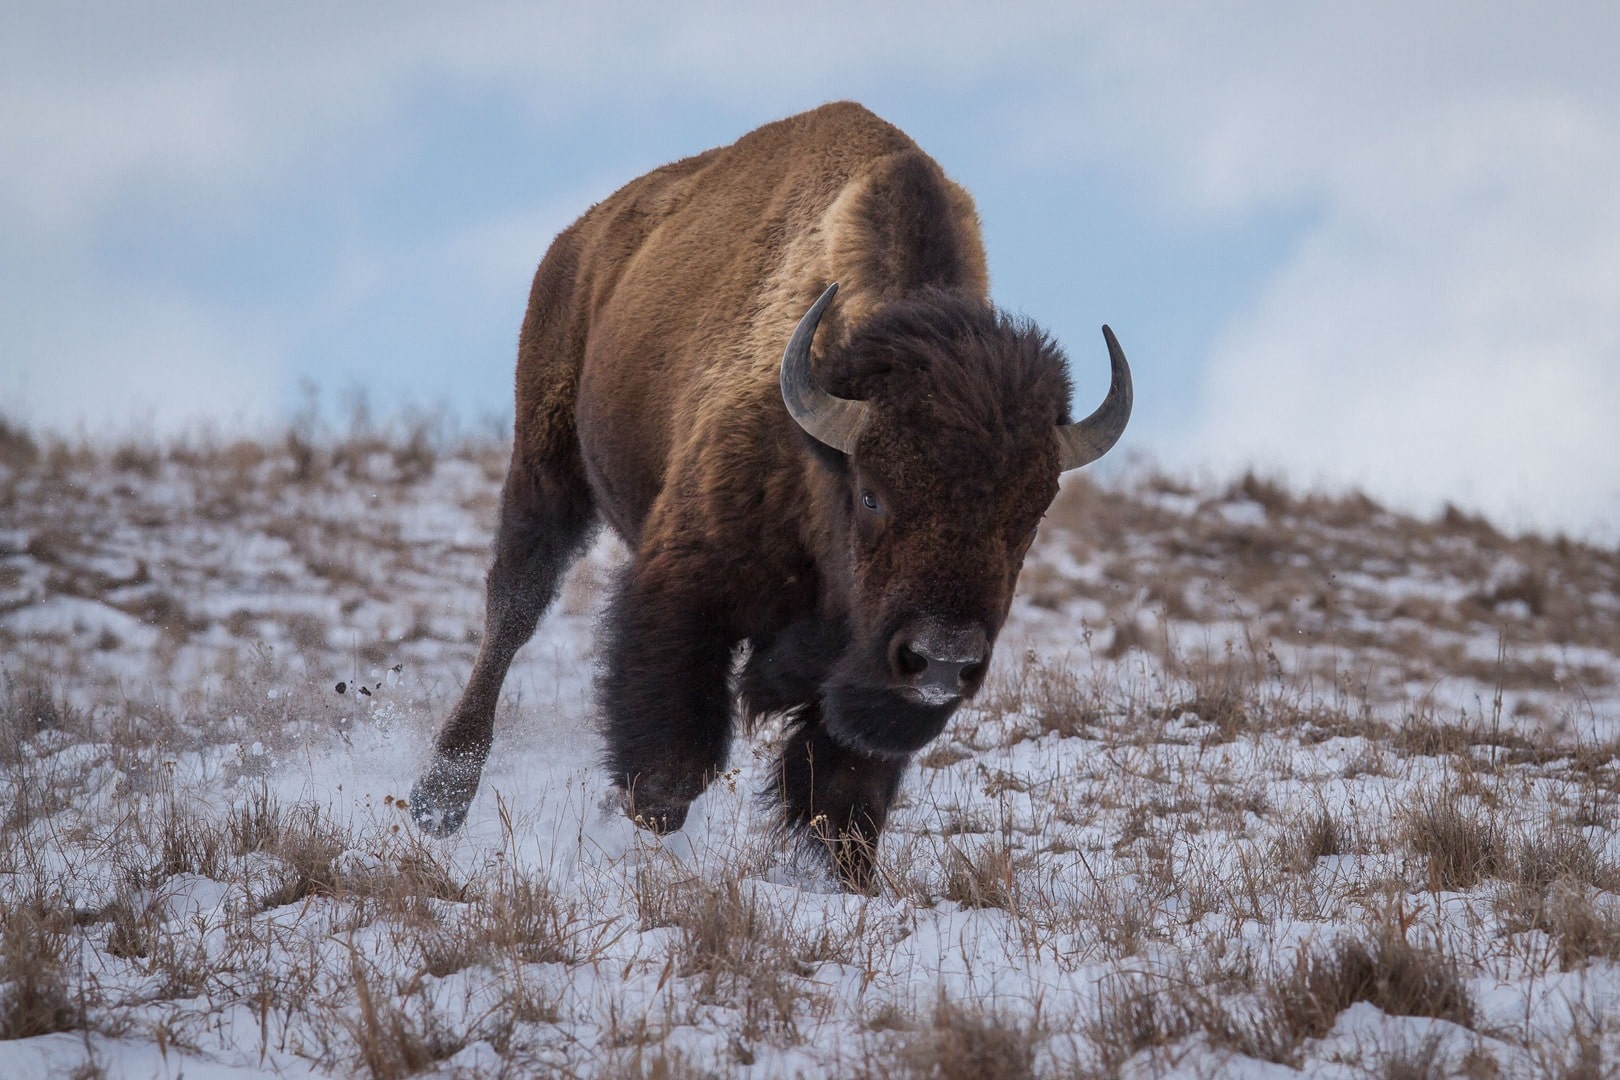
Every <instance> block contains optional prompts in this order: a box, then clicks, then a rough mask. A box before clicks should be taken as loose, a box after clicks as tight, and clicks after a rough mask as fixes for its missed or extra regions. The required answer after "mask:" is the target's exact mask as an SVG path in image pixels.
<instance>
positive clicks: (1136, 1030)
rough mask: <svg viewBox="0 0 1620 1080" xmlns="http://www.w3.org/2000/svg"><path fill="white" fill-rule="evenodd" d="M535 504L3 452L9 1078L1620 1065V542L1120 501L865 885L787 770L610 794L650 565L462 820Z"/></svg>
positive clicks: (1361, 512) (273, 449)
mask: <svg viewBox="0 0 1620 1080" xmlns="http://www.w3.org/2000/svg"><path fill="white" fill-rule="evenodd" d="M0 434H4V433H0ZM503 467H504V461H503V458H502V454H501V452H500V448H499V447H496V446H491V445H467V446H458V447H435V446H432V445H429V444H428V443H427V442H425V441H423V440H422V439H416V440H408V439H405V438H396V439H383V438H378V439H364V438H358V437H355V438H350V439H347V440H345V441H343V442H340V443H334V444H332V445H327V446H322V447H314V448H312V447H310V446H308V445H307V444H305V443H302V442H300V441H298V440H296V439H293V440H289V442H288V443H287V445H285V446H283V445H281V444H274V445H264V444H255V443H243V444H237V445H213V446H207V447H194V448H185V447H180V448H159V447H141V446H133V447H126V448H123V449H122V450H118V451H101V452H91V451H87V450H83V449H75V448H72V447H60V446H59V447H54V448H53V447H45V448H37V447H30V445H29V444H28V443H27V442H26V440H23V439H19V438H16V437H15V436H12V437H10V438H0V656H3V660H0V665H3V669H4V686H3V694H4V698H3V701H0V705H3V710H0V715H3V720H4V724H3V726H0V905H3V907H0V913H3V919H4V921H3V923H0V935H3V936H0V1038H4V1039H6V1040H9V1041H4V1042H0V1075H3V1076H6V1077H35V1076H40V1077H44V1076H66V1075H75V1074H77V1075H84V1076H95V1075H108V1076H179V1075H181V1074H182V1073H183V1074H184V1075H185V1076H186V1077H191V1078H196V1077H216V1076H217V1077H225V1076H248V1075H262V1074H274V1075H287V1076H303V1075H321V1076H325V1075H337V1076H349V1075H369V1076H378V1077H389V1076H402V1075H409V1074H414V1073H418V1072H420V1073H425V1074H429V1075H432V1074H444V1075H466V1076H483V1075H502V1074H505V1075H563V1076H574V1075H578V1076H603V1077H620V1076H643V1075H644V1076H668V1077H688V1076H692V1077H696V1076H707V1075H721V1076H751V1077H779V1076H795V1075H803V1076H823V1075H825V1076H840V1077H843V1076H875V1077H901V1076H919V1077H920V1076H938V1077H957V1076H960V1077H969V1076H975V1077H977V1076H990V1077H996V1076H1009V1077H1010V1076H1028V1075H1042V1076H1044V1075H1057V1076H1069V1075H1082V1076H1149V1075H1189V1076H1229V1075H1235V1076H1271V1075H1278V1076H1280V1075H1286V1074H1292V1073H1293V1071H1294V1070H1296V1069H1304V1070H1305V1071H1306V1072H1308V1073H1309V1074H1310V1075H1321V1076H1344V1077H1352V1076H1357V1077H1359V1076H1365V1075H1369V1074H1373V1075H1413V1076H1426V1075H1452V1074H1459V1075H1467V1076H1473V1077H1490V1076H1502V1077H1516V1076H1537V1075H1539V1076H1577V1075H1578V1076H1587V1075H1591V1076H1597V1075H1612V1074H1613V1073H1614V1072H1615V1071H1616V1070H1617V1069H1620V892H1617V890H1620V834H1617V831H1616V823H1617V821H1620V759H1617V753H1620V554H1617V553H1616V552H1614V551H1608V550H1601V549H1595V548H1592V547H1587V546H1582V545H1579V544H1575V543H1570V542H1566V541H1563V540H1558V539H1544V538H1534V537H1531V538H1510V537H1505V536H1502V535H1500V534H1499V533H1497V532H1496V531H1495V530H1494V529H1492V528H1491V527H1490V525H1489V524H1488V523H1485V522H1483V521H1480V520H1478V519H1474V518H1470V517H1468V516H1467V515H1463V514H1460V513H1455V512H1453V513H1448V514H1447V515H1446V516H1445V517H1443V518H1442V519H1440V520H1436V521H1418V520H1414V519H1411V518H1407V517H1402V516H1399V515H1395V514H1392V513H1390V512H1387V511H1385V510H1383V509H1381V508H1379V507H1377V506H1375V505H1373V504H1371V503H1369V502H1367V501H1366V500H1362V499H1359V498H1343V499H1324V498H1306V497H1303V496H1297V495H1294V494H1290V493H1288V492H1285V491H1280V490H1277V489H1276V488H1275V487H1273V486H1271V485H1268V484H1266V483H1264V482H1258V481H1253V480H1249V481H1246V482H1245V483H1243V484H1240V485H1237V486H1234V487H1233V488H1232V489H1230V490H1223V491H1201V490H1191V489H1188V488H1186V487H1183V486H1180V485H1177V484H1175V483H1172V482H1169V481H1166V480H1164V479H1162V478H1156V477H1152V476H1143V477H1139V478H1137V479H1134V480H1131V481H1128V482H1124V483H1121V484H1120V485H1118V486H1115V487H1098V486H1096V485H1094V484H1092V483H1090V482H1089V481H1087V480H1086V479H1084V478H1083V477H1082V478H1077V479H1075V480H1073V481H1072V482H1071V483H1069V484H1068V485H1067V486H1066V488H1065V491H1064V494H1063V496H1061V497H1060V500H1059V502H1058V504H1057V505H1056V506H1055V507H1054V508H1053V510H1052V512H1051V514H1050V515H1049V516H1048V519H1047V522H1046V524H1045V525H1044V526H1043V529H1042V533H1041V535H1040V538H1039V540H1038V542H1037V544H1036V546H1035V548H1034V550H1033V551H1032V552H1031V555H1030V559H1029V562H1028V564H1027V565H1026V567H1025V572H1024V577H1023V579H1022V581H1021V584H1020V592H1019V598H1018V600H1017V601H1016V602H1015V605H1014V609H1013V615H1012V619H1011V621H1010V623H1009V625H1008V627H1007V630H1006V631H1005V633H1004V636H1003V638H1002V641H1001V643H1000V645H999V646H998V651H997V658H996V667H995V673H994V675H993V676H992V683H991V686H990V687H989V688H988V689H987V691H986V693H985V694H984V695H983V696H982V698H981V700H980V701H979V702H977V703H976V707H975V708H972V709H968V710H964V711H963V712H962V713H961V715H959V716H958V717H957V718H956V719H955V720H954V721H953V723H952V724H951V726H950V728H949V729H948V730H947V732H946V733H945V735H944V736H943V737H942V738H941V739H940V740H938V742H937V743H936V744H935V745H933V746H932V747H930V748H929V749H928V750H927V751H925V752H924V753H923V754H922V755H920V757H919V759H918V761H917V764H916V766H915V767H914V768H913V769H912V770H911V772H910V774H909V775H908V776H907V779H906V783H905V787H904V791H903V794H902V797H901V801H900V804H899V807H898V809H897V812H896V814H895V815H894V817H893V819H892V821H891V824H890V827H889V829H888V831H887V833H886V834H885V837H884V840H883V845H882V849H881V852H880V876H881V889H880V890H879V892H878V893H877V895H874V896H870V897H867V896H855V895H850V894H847V893H844V892H841V891H840V890H839V889H838V888H837V887H836V886H835V885H834V884H833V883H832V882H831V881H830V880H829V879H828V878H827V877H825V876H824V875H823V874H822V873H821V872H820V871H819V870H818V868H817V866H816V864H815V863H814V862H813V861H812V860H806V859H804V858H803V857H801V855H800V854H799V853H796V852H793V851H784V850H781V848H780V845H779V844H778V842H777V840H776V838H775V836H774V835H773V833H772V832H771V830H770V824H771V822H770V817H769V813H768V810H767V809H766V808H765V807H763V806H762V805H761V804H760V802H759V801H758V800H757V799H756V798H755V794H756V793H757V792H758V791H759V790H760V789H762V788H763V787H764V786H765V770H766V769H767V768H768V765H767V762H768V760H769V749H770V745H769V744H770V738H769V736H770V733H769V732H766V733H765V734H764V735H763V736H760V737H755V738H754V739H752V740H749V741H745V742H744V743H743V744H742V745H740V746H739V747H738V749H737V753H736V754H735V756H734V759H735V760H736V761H737V762H738V763H739V765H738V767H737V768H736V770H735V771H734V773H733V774H732V775H729V776H727V777H725V778H723V779H722V781H721V782H719V783H717V784H716V785H715V786H714V787H713V788H712V789H711V790H710V791H709V792H708V793H707V794H706V795H705V796H703V798H702V799H700V800H699V802H698V803H697V804H696V805H695V807H694V810H693V813H692V815H691V817H690V818H689V819H688V822H687V825H686V827H685V828H684V830H682V831H681V832H680V833H678V834H676V835H673V836H671V837H668V838H666V839H664V840H662V841H659V840H655V839H653V838H651V837H649V836H648V835H647V834H645V833H639V832H637V831H636V830H635V829H634V828H633V827H632V826H631V825H630V824H629V823H627V822H626V821H625V820H624V819H623V818H622V816H620V814H619V813H618V811H617V810H616V809H613V808H612V807H611V803H610V801H609V800H607V799H605V796H606V794H607V784H606V780H605V776H604V774H603V773H602V772H601V770H599V769H598V768H596V767H595V761H596V758H597V756H598V751H599V743H598V739H597V736H596V735H595V734H594V731H593V726H592V706H591V677H592V662H593V656H594V647H593V629H594V628H593V621H594V617H595V613H596V612H597V611H598V610H599V607H600V604H601V602H602V599H603V596H604V594H605V591H606V589H607V587H608V583H609V582H610V581H611V577H612V573H613V567H614V565H615V564H616V563H617V561H618V560H619V559H620V557H621V556H622V551H621V549H620V548H619V547H618V545H617V544H616V542H614V541H613V540H611V539H610V538H604V539H602V540H601V541H600V542H599V543H598V544H597V545H596V547H595V548H593V549H592V551H591V552H590V554H589V556H588V557H587V558H586V559H585V560H583V561H582V562H581V564H580V565H579V566H578V567H577V568H576V570H575V572H574V573H573V574H572V575H571V577H570V578H569V580H568V582H567V584H566V586H565V588H564V590H563V594H562V596H561V598H560V600H559V602H558V604H557V605H556V606H555V608H554V609H553V611H552V612H551V613H550V615H549V616H548V617H547V619H546V620H545V622H544V623H543V624H542V626H541V630H540V633H539V634H538V635H537V637H536V638H535V640H534V641H533V642H532V643H531V644H530V645H529V646H528V647H527V649H525V651H524V652H523V653H522V655H521V656H520V658H519V661H518V664H517V666H516V668H515V669H514V672H513V675H512V677H511V679H509V681H508V683H507V689H506V693H505V696H504V698H503V704H502V709H501V714H500V728H499V733H498V738H499V741H498V743H497V748H496V751H495V754H494V756H493V758H492V760H491V763H490V767H489V769H488V770H487V772H486V774H485V778H484V784H483V786H482V788H481V789H480V791H479V795H478V798H477V800H476V801H475V803H474V805H473V808H472V812H471V815H470V817H469V819H468V824H467V826H466V828H465V829H464V830H463V831H462V832H461V833H460V834H459V835H457V836H456V837H454V838H452V839H450V840H448V841H436V840H425V839H423V838H421V837H420V836H418V835H417V834H416V833H415V831H414V830H413V829H412V828H411V826H410V824H409V819H408V815H407V814H406V813H405V812H404V808H403V804H402V803H401V802H400V800H401V798H402V797H403V796H404V795H405V793H406V792H407V791H408V790H409V788H410V784H411V781H412V780H413V779H414V777H415V776H416V774H417V771H418V769H419V768H420V766H421V764H422V762H423V761H424V759H425V757H426V754H427V751H428V748H429V745H430V741H431V738H432V736H433V733H434V731H435V729H436V726H437V724H438V723H439V721H440V720H441V719H442V718H443V716H444V715H445V713H446V712H447V711H448V708H449V706H450V705H451V704H452V703H453V701H454V699H455V695H456V692H457V690H458V688H459V685H460V682H461V680H462V679H464V678H465V676H466V674H467V671H468V669H469V667H470V664H471V659H472V655H473V652H474V649H475V647H476V634H477V631H478V627H479V626H480V625H481V617H482V595H481V576H482V573H483V569H484V567H485V564H486V558H487V556H486V548H487V543H488V537H489V532H490V527H491V523H492V520H493V514H494V508H495V496H496V491H497V489H498V485H499V478H500V475H501V472H502V469H503ZM1402 1070H1405V1071H1402ZM1582 1070H1585V1071H1582Z"/></svg>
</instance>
